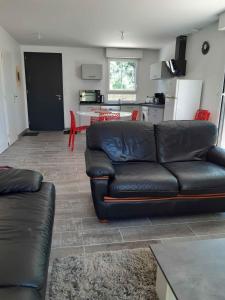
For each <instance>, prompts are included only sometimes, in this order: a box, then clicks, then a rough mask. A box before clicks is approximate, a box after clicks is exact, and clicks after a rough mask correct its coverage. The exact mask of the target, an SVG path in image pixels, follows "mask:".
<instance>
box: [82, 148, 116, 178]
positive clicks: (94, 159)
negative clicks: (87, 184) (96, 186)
mask: <svg viewBox="0 0 225 300" xmlns="http://www.w3.org/2000/svg"><path fill="white" fill-rule="evenodd" d="M85 161H86V173H87V175H88V176H89V177H92V178H93V177H102V176H108V177H114V175H115V171H114V168H113V165H112V163H111V160H110V159H109V158H108V156H107V155H106V154H105V153H104V152H103V151H99V150H90V149H87V150H86V152H85Z"/></svg>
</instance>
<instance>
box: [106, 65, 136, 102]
mask: <svg viewBox="0 0 225 300" xmlns="http://www.w3.org/2000/svg"><path fill="white" fill-rule="evenodd" d="M136 77H137V60H129V59H113V60H109V93H108V100H109V101H115V100H121V101H136V88H137V85H136Z"/></svg>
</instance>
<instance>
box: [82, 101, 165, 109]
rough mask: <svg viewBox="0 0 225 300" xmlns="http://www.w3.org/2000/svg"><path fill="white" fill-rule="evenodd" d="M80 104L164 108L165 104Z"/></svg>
mask: <svg viewBox="0 0 225 300" xmlns="http://www.w3.org/2000/svg"><path fill="white" fill-rule="evenodd" d="M80 105H94V106H147V107H154V108H164V107H165V105H164V104H154V103H145V102H142V103H133V102H129V103H80Z"/></svg>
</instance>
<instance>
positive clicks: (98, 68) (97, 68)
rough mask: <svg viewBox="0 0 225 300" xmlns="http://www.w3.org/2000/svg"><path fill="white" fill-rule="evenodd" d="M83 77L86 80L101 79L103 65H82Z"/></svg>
mask: <svg viewBox="0 0 225 300" xmlns="http://www.w3.org/2000/svg"><path fill="white" fill-rule="evenodd" d="M81 78H82V79H85V80H101V79H102V65H100V64H83V65H81Z"/></svg>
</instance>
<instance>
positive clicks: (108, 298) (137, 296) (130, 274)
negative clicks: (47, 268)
mask: <svg viewBox="0 0 225 300" xmlns="http://www.w3.org/2000/svg"><path fill="white" fill-rule="evenodd" d="M155 280H156V263H155V260H154V258H153V255H152V253H151V252H150V249H148V248H143V249H134V250H120V251H113V252H97V253H94V254H90V255H85V256H70V257H64V258H59V259H58V258H57V259H55V261H54V264H53V268H52V274H51V281H50V290H49V299H50V300H73V299H74V300H75V299H76V300H157V299H158V298H157V296H156V292H155Z"/></svg>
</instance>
